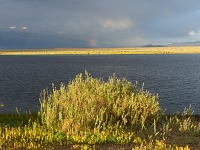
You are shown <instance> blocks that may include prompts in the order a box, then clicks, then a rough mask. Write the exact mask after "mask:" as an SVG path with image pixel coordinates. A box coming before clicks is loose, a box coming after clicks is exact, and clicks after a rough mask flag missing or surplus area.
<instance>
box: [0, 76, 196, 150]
mask: <svg viewBox="0 0 200 150" xmlns="http://www.w3.org/2000/svg"><path fill="white" fill-rule="evenodd" d="M4 107H5V106H4ZM199 134H200V123H199V120H198V116H194V115H192V110H191V108H189V109H185V110H184V111H183V113H182V114H178V113H177V114H174V115H169V116H168V115H164V112H163V111H162V110H161V109H160V107H159V97H158V95H154V94H151V93H150V92H148V91H146V90H144V88H143V86H142V87H139V86H138V85H137V83H131V82H129V81H127V80H126V79H118V78H117V77H115V75H113V76H111V77H109V78H108V79H107V80H106V81H105V80H103V79H101V78H93V77H92V76H91V75H90V74H89V73H87V72H85V73H84V74H78V75H77V76H76V77H75V79H73V80H71V81H70V82H69V84H68V85H65V84H63V83H62V84H61V85H60V87H59V88H56V87H55V86H54V85H53V86H52V91H51V92H50V93H49V92H48V91H46V90H43V92H41V97H40V110H39V112H38V113H37V114H31V113H27V114H20V113H19V112H18V113H17V114H0V148H1V149H101V148H105V147H106V148H110V149H133V150H140V149H141V150H151V149H158V150H161V149H172V150H173V149H174V150H177V149H180V150H189V149H190V148H191V149H196V148H198V144H199V140H200V137H199Z"/></svg>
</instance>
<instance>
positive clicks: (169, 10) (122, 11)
mask: <svg viewBox="0 0 200 150" xmlns="http://www.w3.org/2000/svg"><path fill="white" fill-rule="evenodd" d="M199 40H200V0H0V49H6V48H8V49H10V48H57V47H131V46H138V45H146V44H150V43H151V44H168V43H175V42H186V41H187V42H192V41H199Z"/></svg>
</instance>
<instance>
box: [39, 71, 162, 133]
mask: <svg viewBox="0 0 200 150" xmlns="http://www.w3.org/2000/svg"><path fill="white" fill-rule="evenodd" d="M40 103H41V105H40V111H39V116H40V117H41V121H42V124H43V125H46V126H47V128H49V129H53V130H62V131H65V132H74V131H86V130H91V129H95V128H98V129H100V130H101V129H103V128H107V127H110V126H112V127H116V128H118V127H120V128H121V127H123V128H126V127H128V128H136V127H137V128H140V129H142V128H144V127H145V123H146V122H147V119H148V118H151V117H153V116H156V115H157V112H158V110H159V109H160V108H159V103H158V96H155V95H152V94H151V93H149V92H148V91H144V89H143V87H142V88H139V87H138V86H137V83H136V84H132V83H131V82H129V81H127V80H126V79H118V78H116V77H115V75H113V76H112V77H109V79H108V81H107V82H105V81H104V80H103V79H102V78H99V79H97V78H93V77H92V76H91V75H90V74H88V73H87V72H85V74H84V75H83V74H78V75H77V76H76V78H75V79H74V80H72V81H70V82H69V84H68V85H67V86H66V85H64V84H61V85H60V88H59V89H56V87H54V86H53V90H52V92H51V93H50V94H49V93H48V92H47V91H46V90H44V91H43V92H42V93H41V98H40Z"/></svg>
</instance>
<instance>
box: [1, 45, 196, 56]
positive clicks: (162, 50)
mask: <svg viewBox="0 0 200 150" xmlns="http://www.w3.org/2000/svg"><path fill="white" fill-rule="evenodd" d="M89 54H91V55H111V54H200V46H190V47H186V46H183V47H135V48H57V49H21V50H20V49H19V50H0V55H89Z"/></svg>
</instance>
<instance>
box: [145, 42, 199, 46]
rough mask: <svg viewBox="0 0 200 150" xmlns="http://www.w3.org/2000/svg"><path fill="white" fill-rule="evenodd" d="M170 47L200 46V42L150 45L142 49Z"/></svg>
mask: <svg viewBox="0 0 200 150" xmlns="http://www.w3.org/2000/svg"><path fill="white" fill-rule="evenodd" d="M166 46H167V47H168V46H200V41H196V42H182V43H172V44H165V45H154V44H148V45H144V46H142V47H166Z"/></svg>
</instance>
